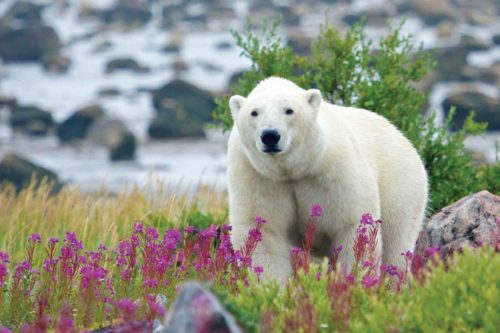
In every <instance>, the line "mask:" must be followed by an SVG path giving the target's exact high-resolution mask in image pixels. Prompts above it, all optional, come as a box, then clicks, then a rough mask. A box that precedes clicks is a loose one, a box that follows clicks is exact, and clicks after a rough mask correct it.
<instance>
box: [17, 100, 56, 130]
mask: <svg viewBox="0 0 500 333" xmlns="http://www.w3.org/2000/svg"><path fill="white" fill-rule="evenodd" d="M10 125H11V126H12V128H13V129H14V130H15V131H17V132H21V133H25V134H29V135H46V134H48V132H49V131H50V130H51V129H52V128H53V127H54V120H53V118H52V114H51V113H50V112H48V111H45V110H42V109H40V108H39V107H36V106H14V107H12V111H11V114H10Z"/></svg>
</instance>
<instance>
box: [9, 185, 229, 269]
mask: <svg viewBox="0 0 500 333" xmlns="http://www.w3.org/2000/svg"><path fill="white" fill-rule="evenodd" d="M150 185H151V186H147V187H146V188H149V189H150V188H154V189H155V190H154V191H151V192H149V193H146V192H144V191H143V190H142V189H140V188H138V187H131V188H129V189H126V190H123V191H122V192H121V193H120V194H118V195H112V194H111V193H110V192H109V191H107V190H106V189H104V188H103V189H101V190H100V191H98V192H97V193H93V194H86V193H83V192H81V191H80V190H78V189H77V188H74V187H65V188H63V189H62V190H61V191H60V192H59V193H57V194H55V195H51V194H50V193H51V187H50V186H48V185H47V184H45V183H43V184H42V185H41V186H39V187H38V188H35V186H30V187H28V188H26V189H25V190H23V191H21V192H20V193H17V194H16V192H15V190H14V188H13V187H10V186H4V187H2V188H1V189H0V251H6V252H8V253H10V254H11V255H12V258H13V260H14V261H16V260H18V259H19V258H21V257H22V255H23V254H24V253H23V251H24V249H25V245H26V241H27V238H28V237H29V235H31V234H32V233H40V234H41V235H42V239H43V240H45V241H46V240H47V239H48V238H49V237H60V238H63V236H64V233H65V232H66V231H74V232H76V234H77V235H79V237H80V238H81V240H83V244H84V245H86V246H89V247H95V246H96V245H98V244H99V243H103V244H105V245H108V246H114V245H116V244H117V243H118V241H119V240H120V239H121V237H122V235H125V234H128V233H129V232H130V230H131V228H132V225H133V223H134V221H137V220H143V221H144V220H147V219H148V216H150V215H153V216H161V217H162V218H161V219H154V220H152V221H153V222H151V223H155V224H156V225H155V227H157V228H159V229H163V228H162V226H161V225H158V224H160V223H164V221H168V222H169V223H172V224H174V225H176V224H179V225H182V224H184V223H185V221H183V215H185V214H182V212H185V211H187V210H189V209H190V208H192V207H196V209H199V210H201V211H203V212H208V213H211V214H214V215H215V216H220V214H224V212H225V211H226V208H227V199H226V196H225V194H223V193H220V192H216V191H214V190H212V189H210V188H207V187H201V186H200V187H199V188H198V189H197V190H196V191H195V194H194V195H193V196H189V195H188V194H186V193H185V194H179V190H178V189H176V188H170V187H165V186H164V185H163V184H161V183H159V182H154V184H150ZM155 221H156V222H155ZM145 222H146V223H147V221H145Z"/></svg>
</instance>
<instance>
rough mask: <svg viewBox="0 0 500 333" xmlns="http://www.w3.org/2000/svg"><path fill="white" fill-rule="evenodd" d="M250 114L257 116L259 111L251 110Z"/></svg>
mask: <svg viewBox="0 0 500 333" xmlns="http://www.w3.org/2000/svg"><path fill="white" fill-rule="evenodd" d="M250 114H251V115H252V117H257V115H258V113H257V111H255V110H253V111H252V112H250Z"/></svg>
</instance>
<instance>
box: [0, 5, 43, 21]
mask: <svg viewBox="0 0 500 333" xmlns="http://www.w3.org/2000/svg"><path fill="white" fill-rule="evenodd" d="M42 9H43V6H40V5H38V4H34V3H31V2H28V1H16V2H14V4H13V5H12V6H11V7H10V8H9V9H8V10H7V12H6V13H5V15H4V16H3V17H2V18H1V21H2V22H3V23H5V24H11V23H13V22H14V21H20V22H23V23H27V24H30V23H34V22H41V21H42Z"/></svg>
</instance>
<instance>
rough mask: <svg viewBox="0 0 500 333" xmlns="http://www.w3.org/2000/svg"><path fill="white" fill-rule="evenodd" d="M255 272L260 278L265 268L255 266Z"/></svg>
mask: <svg viewBox="0 0 500 333" xmlns="http://www.w3.org/2000/svg"><path fill="white" fill-rule="evenodd" d="M253 271H254V272H255V274H256V275H257V277H260V275H261V274H262V273H263V272H264V267H262V266H255V267H254V268H253Z"/></svg>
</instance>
